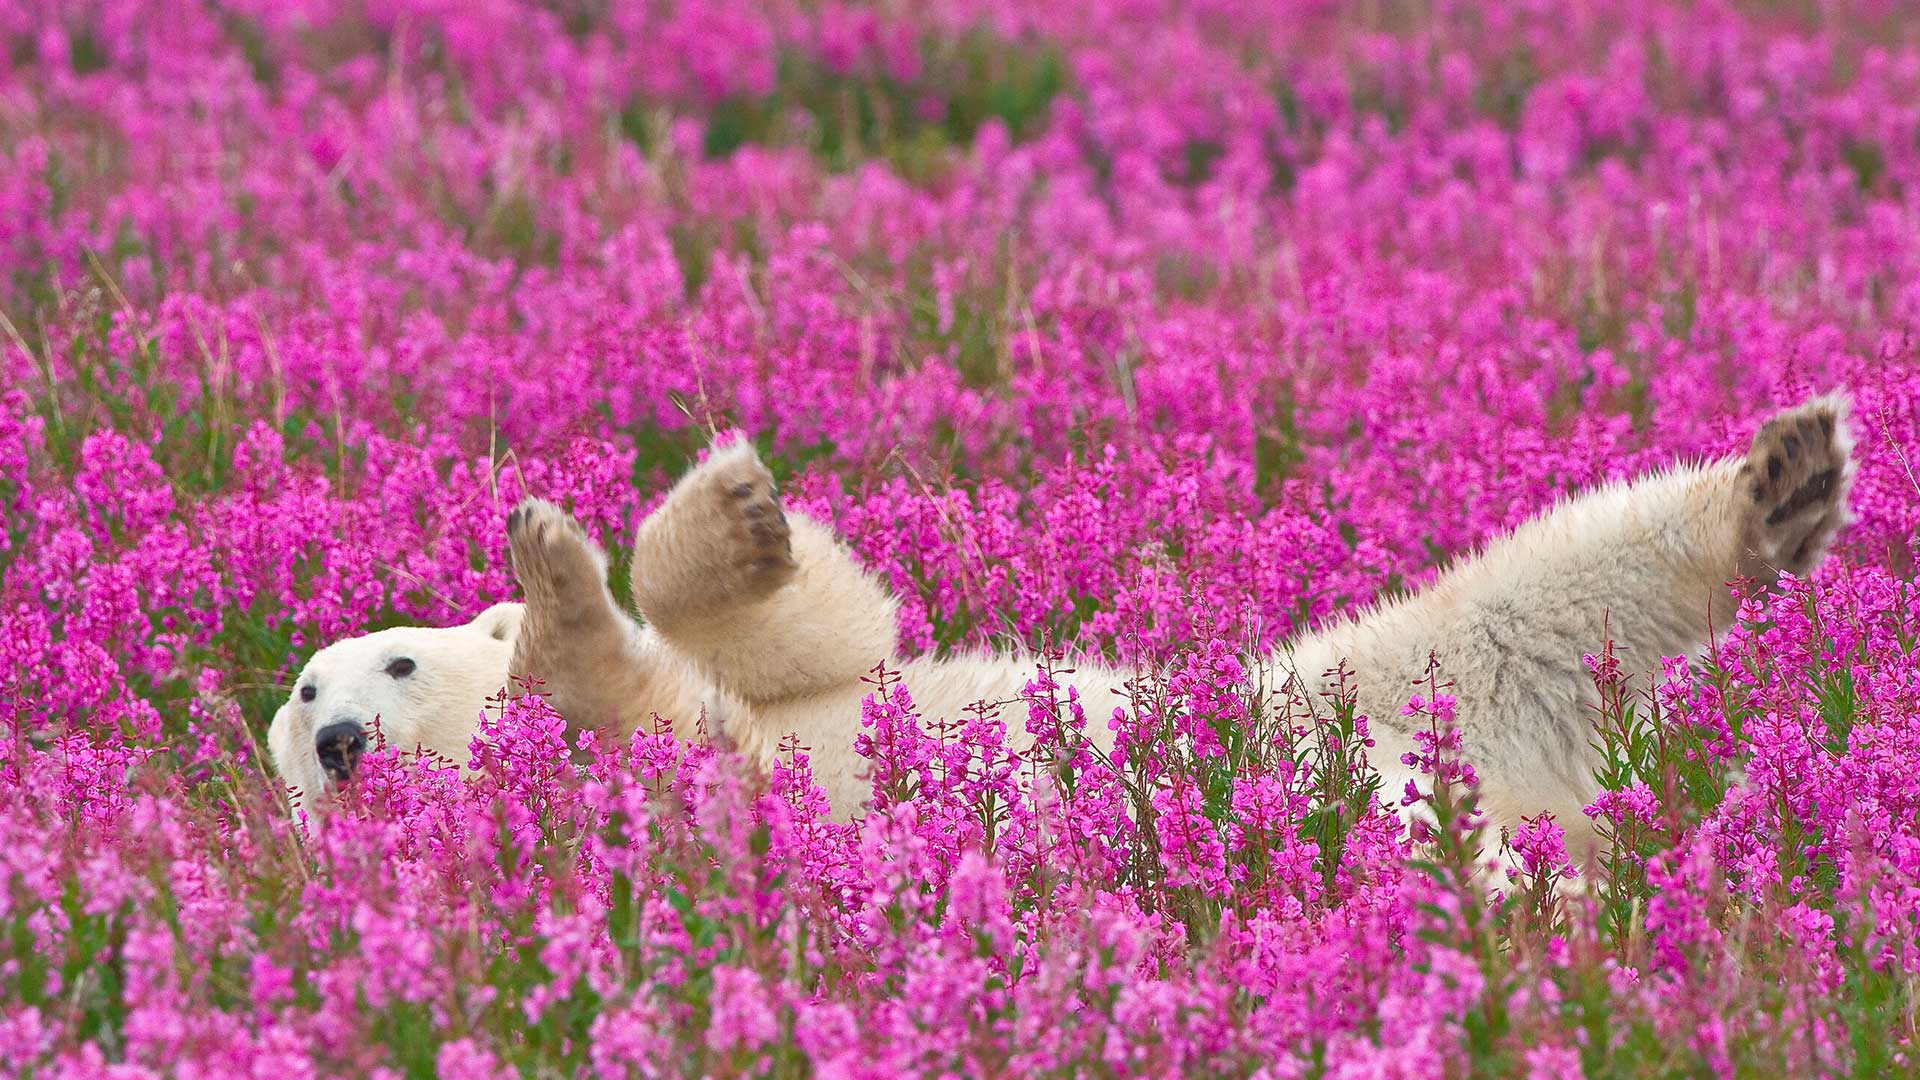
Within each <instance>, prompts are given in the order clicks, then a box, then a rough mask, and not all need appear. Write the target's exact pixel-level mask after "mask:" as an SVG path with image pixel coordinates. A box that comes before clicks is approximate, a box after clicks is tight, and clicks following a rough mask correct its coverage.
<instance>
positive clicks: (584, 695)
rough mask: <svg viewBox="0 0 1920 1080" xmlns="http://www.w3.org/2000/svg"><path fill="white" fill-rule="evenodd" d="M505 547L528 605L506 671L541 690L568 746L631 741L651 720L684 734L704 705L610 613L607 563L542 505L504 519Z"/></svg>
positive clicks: (567, 521) (563, 518) (690, 678)
mask: <svg viewBox="0 0 1920 1080" xmlns="http://www.w3.org/2000/svg"><path fill="white" fill-rule="evenodd" d="M507 544H508V547H509V549H510V550H511V552H512V555H513V570H514V575H515V576H516V577H517V578H518V579H519V581H520V589H521V591H522V593H524V594H525V596H526V614H525V615H524V616H523V617H522V620H521V624H520V634H519V636H518V637H517V638H516V639H515V641H514V649H513V661H512V664H511V666H510V667H509V669H508V670H509V671H510V672H511V673H512V674H514V675H524V676H531V677H533V678H536V679H539V680H541V682H542V683H543V685H542V686H541V687H540V688H539V689H540V691H541V692H544V693H545V694H546V695H547V696H548V700H549V701H550V703H551V704H552V705H553V707H554V709H555V710H556V711H557V712H559V713H560V715H561V716H563V717H565V718H566V721H567V734H568V739H567V741H568V745H569V746H577V745H578V739H577V735H578V733H579V732H580V731H581V730H583V729H592V730H595V731H600V732H603V733H606V734H611V735H628V734H631V733H632V732H633V731H634V730H635V729H636V728H638V727H639V726H640V725H641V724H643V723H645V722H647V721H648V720H649V718H650V717H651V716H652V715H653V714H654V713H656V712H657V713H659V714H660V715H663V716H667V717H669V718H670V719H672V720H674V721H675V722H676V724H678V725H684V729H685V730H688V731H691V730H692V728H693V725H694V723H695V722H696V721H698V720H699V719H700V715H699V714H700V710H701V708H702V706H703V704H704V702H703V701H702V695H701V694H700V692H699V686H698V681H697V677H696V676H694V674H693V673H692V672H688V671H685V670H682V666H681V665H677V664H674V663H672V662H671V658H667V657H661V656H658V655H655V654H656V652H657V649H656V648H649V645H648V642H647V640H646V639H645V637H644V635H642V634H641V633H640V632H639V628H638V627H637V626H635V625H634V623H633V620H632V619H630V618H628V617H627V615H626V613H624V612H622V611H621V610H620V609H619V607H618V606H616V605H615V603H614V600H613V594H612V593H611V592H609V591H608V589H607V573H606V567H607V561H606V556H605V555H604V554H602V552H601V551H600V549H599V547H598V546H596V545H595V544H594V543H593V541H592V540H591V539H589V538H588V537H587V534H586V532H585V531H584V530H583V529H581V527H580V524H579V523H578V522H576V521H575V520H574V519H573V518H572V517H571V516H570V515H568V514H567V513H566V512H565V511H563V510H561V509H560V508H559V507H557V506H555V505H553V504H552V503H550V502H547V501H545V500H544V499H525V500H522V501H521V503H520V505H519V506H517V507H515V508H514V510H513V512H512V513H511V514H509V515H508V516H507ZM583 757H584V755H582V754H579V753H576V755H575V760H582V758H583Z"/></svg>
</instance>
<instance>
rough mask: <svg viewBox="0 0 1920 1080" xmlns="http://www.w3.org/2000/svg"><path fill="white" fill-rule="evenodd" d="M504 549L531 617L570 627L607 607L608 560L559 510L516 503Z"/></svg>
mask: <svg viewBox="0 0 1920 1080" xmlns="http://www.w3.org/2000/svg"><path fill="white" fill-rule="evenodd" d="M507 548H508V550H509V551H510V552H511V553H512V555H513V573H514V576H515V577H516V578H518V579H519V581H520V591H521V592H522V593H524V594H525V595H526V599H527V614H528V616H529V617H530V618H534V619H538V620H540V621H543V622H544V621H551V622H553V623H557V624H569V623H575V622H579V621H582V620H584V619H587V618H590V617H592V616H594V615H597V614H600V613H601V612H602V611H603V610H604V609H605V608H606V606H607V595H606V580H607V574H606V558H605V556H603V555H601V553H600V549H599V548H598V547H596V546H595V545H594V543H593V541H592V540H591V539H589V538H588V536H587V533H586V530H585V529H582V528H581V527H580V523H579V522H577V521H575V520H574V519H573V516H572V515H570V514H568V513H567V512H566V511H564V510H562V509H560V508H559V507H558V506H555V505H554V504H552V503H550V502H548V501H547V500H545V499H535V498H526V499H522V500H520V505H518V506H516V507H514V508H513V511H512V512H511V513H509V514H508V515H507Z"/></svg>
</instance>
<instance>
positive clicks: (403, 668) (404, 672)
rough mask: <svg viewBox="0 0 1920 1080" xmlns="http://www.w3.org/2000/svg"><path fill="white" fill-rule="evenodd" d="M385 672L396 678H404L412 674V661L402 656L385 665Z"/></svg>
mask: <svg viewBox="0 0 1920 1080" xmlns="http://www.w3.org/2000/svg"><path fill="white" fill-rule="evenodd" d="M387 674H388V675H391V676H393V677H394V678H396V679H404V678H406V677H407V676H409V675H411V674H413V661H411V660H409V659H407V658H406V657H404V656H403V657H401V658H400V659H398V660H395V661H394V662H393V663H391V664H388V665H387Z"/></svg>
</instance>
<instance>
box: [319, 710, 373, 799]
mask: <svg viewBox="0 0 1920 1080" xmlns="http://www.w3.org/2000/svg"><path fill="white" fill-rule="evenodd" d="M366 749H367V736H366V733H365V732H363V731H361V730H360V725H359V724H356V723H354V722H353V721H351V720H336V721H334V722H333V723H331V724H328V725H327V726H326V727H323V728H321V729H320V730H319V731H316V732H314V735H313V752H314V753H315V754H316V755H318V756H319V758H320V767H321V768H323V769H325V770H327V775H328V776H330V777H332V778H333V782H334V783H336V784H344V783H346V782H347V781H349V780H351V779H353V767H354V766H355V765H358V764H359V763H360V755H361V754H363V753H365V752H366Z"/></svg>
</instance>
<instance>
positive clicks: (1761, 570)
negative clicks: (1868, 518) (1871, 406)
mask: <svg viewBox="0 0 1920 1080" xmlns="http://www.w3.org/2000/svg"><path fill="white" fill-rule="evenodd" d="M1846 407H1847V402H1846V399H1845V398H1843V397H1840V396H1839V395H1828V396H1827V397H1822V398H1815V399H1814V400H1812V401H1809V402H1807V403H1806V404H1804V405H1801V406H1800V407H1799V408H1796V409H1789V410H1787V411H1786V412H1782V413H1779V414H1776V415H1775V416H1774V417H1773V418H1772V419H1770V420H1768V421H1767V422H1766V423H1765V424H1764V425H1762V426H1761V428H1760V431H1759V432H1758V433H1757V434H1755V435H1754V437H1753V447H1752V449H1750V450H1749V451H1748V452H1747V459H1746V461H1745V462H1744V463H1742V464H1741V466H1740V479H1741V482H1742V486H1743V488H1744V494H1745V495H1746V500H1745V505H1744V506H1743V515H1742V524H1741V530H1742V532H1741V540H1742V551H1743V557H1742V559H1741V565H1740V572H1741V574H1742V576H1746V577H1752V578H1756V579H1759V580H1760V581H1762V582H1764V583H1768V584H1771V583H1772V581H1773V579H1774V578H1775V577H1776V576H1778V575H1779V573H1780V572H1782V571H1785V572H1787V573H1791V574H1796V575H1802V574H1805V573H1807V572H1808V571H1809V570H1812V569H1813V568H1814V567H1815V566H1817V565H1819V563H1820V558H1821V556H1822V555H1824V554H1825V553H1826V550H1827V544H1828V543H1829V542H1830V541H1831V540H1832V539H1833V534H1834V533H1835V532H1837V531H1839V529H1840V526H1842V525H1844V524H1846V520H1847V489H1848V488H1849V487H1850V486H1851V485H1852V481H1853V462H1852V461H1851V456H1852V451H1853V437H1852V435H1851V434H1850V433H1849V432H1848V430H1847V423H1846V419H1847V418H1846Z"/></svg>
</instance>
